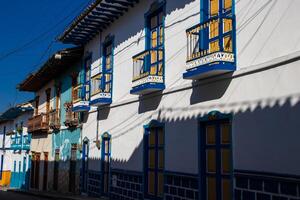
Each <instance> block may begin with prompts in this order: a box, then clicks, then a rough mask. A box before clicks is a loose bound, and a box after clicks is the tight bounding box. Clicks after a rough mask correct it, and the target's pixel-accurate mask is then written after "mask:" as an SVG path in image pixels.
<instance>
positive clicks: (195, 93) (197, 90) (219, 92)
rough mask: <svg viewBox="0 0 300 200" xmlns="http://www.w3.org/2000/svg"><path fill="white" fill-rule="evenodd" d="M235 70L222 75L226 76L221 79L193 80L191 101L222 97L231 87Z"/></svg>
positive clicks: (199, 101) (193, 102)
mask: <svg viewBox="0 0 300 200" xmlns="http://www.w3.org/2000/svg"><path fill="white" fill-rule="evenodd" d="M232 74H233V72H230V73H227V74H224V75H222V77H224V79H223V80H221V81H217V82H216V81H214V80H213V79H208V81H207V83H204V84H203V82H204V81H206V80H201V81H198V80H197V81H193V82H192V86H193V88H192V95H191V99H190V103H191V104H192V105H193V104H198V103H202V102H206V101H211V100H216V99H220V98H221V97H222V96H223V95H224V94H225V92H226V90H227V88H228V87H229V85H230V83H231V81H232V78H230V77H231V76H232Z"/></svg>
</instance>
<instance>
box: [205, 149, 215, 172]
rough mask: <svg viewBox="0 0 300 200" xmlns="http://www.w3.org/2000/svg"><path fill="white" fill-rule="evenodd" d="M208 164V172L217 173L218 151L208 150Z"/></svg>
mask: <svg viewBox="0 0 300 200" xmlns="http://www.w3.org/2000/svg"><path fill="white" fill-rule="evenodd" d="M206 162H207V166H206V167H207V172H209V173H215V172H216V150H215V149H207V150H206Z"/></svg>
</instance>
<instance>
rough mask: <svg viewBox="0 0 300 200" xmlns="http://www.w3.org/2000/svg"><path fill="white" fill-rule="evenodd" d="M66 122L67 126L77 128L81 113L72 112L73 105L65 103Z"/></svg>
mask: <svg viewBox="0 0 300 200" xmlns="http://www.w3.org/2000/svg"><path fill="white" fill-rule="evenodd" d="M65 109H66V120H65V122H64V124H65V126H68V127H76V126H78V125H79V113H78V112H73V111H72V103H65Z"/></svg>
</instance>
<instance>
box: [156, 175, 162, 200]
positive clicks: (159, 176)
mask: <svg viewBox="0 0 300 200" xmlns="http://www.w3.org/2000/svg"><path fill="white" fill-rule="evenodd" d="M157 178H158V188H157V194H158V196H160V197H162V196H163V194H164V175H163V173H158V177H157Z"/></svg>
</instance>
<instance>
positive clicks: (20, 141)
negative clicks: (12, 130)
mask: <svg viewBox="0 0 300 200" xmlns="http://www.w3.org/2000/svg"><path fill="white" fill-rule="evenodd" d="M30 142H31V135H30V134H29V135H22V134H20V135H18V134H17V133H16V134H14V135H12V136H11V145H10V148H11V149H12V150H15V151H17V150H27V151H28V150H30Z"/></svg>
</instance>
